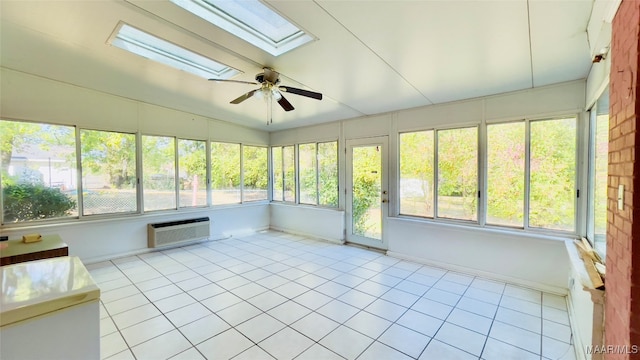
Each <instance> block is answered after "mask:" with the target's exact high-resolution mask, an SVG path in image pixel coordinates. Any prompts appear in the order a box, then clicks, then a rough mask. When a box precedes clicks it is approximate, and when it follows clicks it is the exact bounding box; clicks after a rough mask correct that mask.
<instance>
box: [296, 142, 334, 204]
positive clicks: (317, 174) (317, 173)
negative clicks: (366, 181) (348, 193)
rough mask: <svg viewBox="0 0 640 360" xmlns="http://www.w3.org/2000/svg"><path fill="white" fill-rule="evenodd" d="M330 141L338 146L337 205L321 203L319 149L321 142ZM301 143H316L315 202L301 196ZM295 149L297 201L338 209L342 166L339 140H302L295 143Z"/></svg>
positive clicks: (298, 202)
mask: <svg viewBox="0 0 640 360" xmlns="http://www.w3.org/2000/svg"><path fill="white" fill-rule="evenodd" d="M329 143H334V144H335V147H336V153H335V163H336V170H337V171H336V179H335V180H336V185H337V186H336V192H337V194H336V195H337V196H336V199H337V203H336V205H335V206H332V205H325V204H321V203H320V185H321V184H320V161H319V157H318V156H319V155H318V154H319V151H320V144H329ZM300 145H314V154H313V156H314V159H315V169H314V173H315V178H316V182H315V185H316V186H315V194H316V199H315V203H314V204H312V203H307V202H302V201H301V200H302V197H301V196H300V193H301V181H300ZM295 150H296V158H297V162H296V178H297V181H296V183H297V197H296V200H297V201H296V203H297V204H299V205H307V206H315V207H319V208H326V209H337V208H338V207H339V206H340V205H339V204H340V201H339V198H340V181H339V179H340V166H339V142H338V140H328V141H312V142H302V143H298V144H296V145H295Z"/></svg>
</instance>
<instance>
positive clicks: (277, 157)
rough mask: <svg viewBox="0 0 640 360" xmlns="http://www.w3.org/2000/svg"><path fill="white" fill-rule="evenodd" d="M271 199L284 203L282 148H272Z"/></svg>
mask: <svg viewBox="0 0 640 360" xmlns="http://www.w3.org/2000/svg"><path fill="white" fill-rule="evenodd" d="M271 164H272V165H271V172H272V177H273V184H272V185H271V194H272V195H271V198H272V199H273V200H274V201H284V190H283V189H284V178H283V176H282V175H283V174H282V147H273V148H271Z"/></svg>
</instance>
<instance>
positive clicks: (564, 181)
mask: <svg viewBox="0 0 640 360" xmlns="http://www.w3.org/2000/svg"><path fill="white" fill-rule="evenodd" d="M530 128H531V129H530V133H531V135H530V136H531V140H530V150H529V151H530V155H529V157H530V160H529V167H530V170H529V172H530V175H529V186H530V189H529V226H530V227H539V228H546V229H555V230H565V231H575V199H576V186H575V184H576V118H575V117H574V118H567V119H553V120H541V121H531V122H530Z"/></svg>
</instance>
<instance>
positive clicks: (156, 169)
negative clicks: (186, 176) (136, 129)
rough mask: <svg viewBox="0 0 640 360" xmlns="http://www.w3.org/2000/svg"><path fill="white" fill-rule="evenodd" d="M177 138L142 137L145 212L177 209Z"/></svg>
mask: <svg viewBox="0 0 640 360" xmlns="http://www.w3.org/2000/svg"><path fill="white" fill-rule="evenodd" d="M175 159H176V154H175V138H172V137H165V136H146V135H143V136H142V174H143V179H144V181H143V183H142V195H143V197H144V210H145V211H151V210H163V209H175V208H176V160H175Z"/></svg>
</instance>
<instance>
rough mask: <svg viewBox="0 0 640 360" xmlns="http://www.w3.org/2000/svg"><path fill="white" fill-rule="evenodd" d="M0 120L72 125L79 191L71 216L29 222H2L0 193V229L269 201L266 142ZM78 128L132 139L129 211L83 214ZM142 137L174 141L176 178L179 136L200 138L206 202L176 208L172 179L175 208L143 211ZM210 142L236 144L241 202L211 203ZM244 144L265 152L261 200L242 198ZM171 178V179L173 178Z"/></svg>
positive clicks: (2, 197) (176, 172) (76, 178)
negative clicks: (131, 207) (132, 207)
mask: <svg viewBox="0 0 640 360" xmlns="http://www.w3.org/2000/svg"><path fill="white" fill-rule="evenodd" d="M0 121H7V122H20V123H27V124H29V123H30V124H35V125H50V126H64V127H68V128H73V131H74V134H73V139H74V145H73V148H74V151H75V157H74V161H75V171H76V174H75V176H74V181H75V182H76V183H77V186H76V189H77V190H76V191H77V193H78V194H79V196H78V198H77V200H76V202H77V205H76V210H75V211H77V214H75V215H71V216H65V217H56V218H47V219H37V220H33V221H29V222H28V223H27V222H24V221H22V222H17V223H13V222H11V223H9V222H7V223H5V222H4V207H3V206H4V196H2V194H0V224H1V225H2V227H3V228H7V229H9V228H15V227H23V226H36V225H43V224H57V223H73V222H78V221H94V220H101V219H118V218H119V219H122V218H130V217H131V216H140V215H143V216H144V215H146V214H149V215H152V214H161V213H188V212H193V211H205V210H206V209H207V208H213V207H218V206H226V207H228V206H242V205H244V204H247V203H251V204H256V203H268V202H269V195H270V192H269V186H270V178H269V175H270V164H269V149H270V147H269V145H267V144H258V145H254V144H245V143H243V142H224V141H217V140H214V139H210V138H208V139H189V138H183V137H179V136H177V135H166V134H158V133H147V132H145V133H142V132H140V131H136V132H132V131H126V130H112V129H110V128H97V127H83V126H79V125H76V124H61V123H56V122H47V121H29V120H22V119H13V118H7V117H5V118H2V119H0ZM82 131H97V132H103V133H119V134H125V135H132V136H133V137H134V138H133V140H134V157H135V161H134V164H135V168H136V171H135V174H134V177H135V180H134V182H135V186H134V187H133V189H134V190H135V195H134V197H135V201H136V209H135V210H132V211H126V212H110V213H95V214H84V209H85V207H84V204H85V199H84V196H83V193H84V191H83V190H84V188H85V186H84V185H83V183H82V179H83V171H82V166H83V161H82V155H83V154H82V146H83V144H82V141H81V134H82ZM143 136H150V137H165V138H168V139H171V141H172V142H173V143H174V151H173V153H174V158H173V159H172V161H173V162H174V164H175V175H174V176H175V179H177V177H178V172H179V166H178V160H179V159H178V140H180V139H182V140H191V141H202V142H204V143H205V155H206V167H207V169H206V172H207V174H206V184H207V185H206V193H207V202H206V205H200V206H197V207H191V206H190V207H179V206H178V205H179V198H178V197H179V183H178V182H177V181H174V185H175V186H174V189H175V190H174V191H175V199H176V200H175V201H176V208H167V209H157V210H144V200H145V199H144V188H143V178H144V175H145V173H144V165H143V147H142V138H143ZM213 142H223V143H227V144H233V145H238V146H239V147H240V157H241V161H240V176H241V183H240V192H241V202H240V203H233V204H216V205H214V204H213V203H212V200H211V191H212V190H211V177H210V171H211V154H210V151H211V143H213ZM245 146H251V147H255V148H261V149H264V152H265V157H266V159H265V160H266V169H265V173H264V175H263V176H264V180H266V182H267V185H266V186H267V187H266V189H264V190H265V192H266V196H265V197H264V198H261V199H256V200H246V199H245V192H246V188H245V184H244V173H245V168H244V164H245V163H244V158H243V156H244V147H245ZM175 179H174V180H175ZM0 188H1V186H0Z"/></svg>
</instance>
